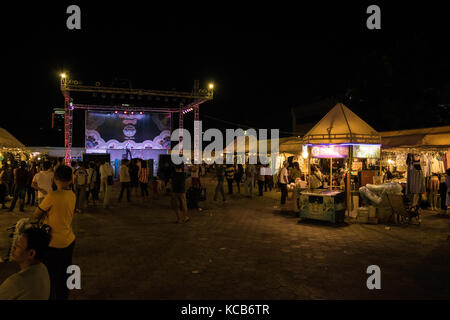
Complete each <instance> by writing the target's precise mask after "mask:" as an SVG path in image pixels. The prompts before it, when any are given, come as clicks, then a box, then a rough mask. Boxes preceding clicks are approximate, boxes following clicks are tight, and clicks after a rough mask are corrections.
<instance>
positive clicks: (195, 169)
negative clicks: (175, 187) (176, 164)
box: [191, 164, 201, 188]
mask: <svg viewBox="0 0 450 320" xmlns="http://www.w3.org/2000/svg"><path fill="white" fill-rule="evenodd" d="M191 186H192V187H199V188H200V187H201V183H200V168H199V166H198V165H197V164H194V165H193V166H192V170H191Z"/></svg>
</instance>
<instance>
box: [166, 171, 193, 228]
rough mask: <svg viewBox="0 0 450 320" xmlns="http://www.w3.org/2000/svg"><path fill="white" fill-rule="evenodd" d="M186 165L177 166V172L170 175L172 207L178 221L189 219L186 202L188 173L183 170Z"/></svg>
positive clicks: (182, 221) (183, 221)
mask: <svg viewBox="0 0 450 320" xmlns="http://www.w3.org/2000/svg"><path fill="white" fill-rule="evenodd" d="M183 168H184V165H183V164H180V165H177V166H176V167H175V172H174V173H173V174H172V175H171V177H170V183H171V185H172V187H171V191H172V192H171V198H172V208H173V210H174V211H175V213H176V215H177V222H178V223H185V222H188V221H189V219H190V218H189V217H188V216H187V204H186V174H185V173H184V172H183Z"/></svg>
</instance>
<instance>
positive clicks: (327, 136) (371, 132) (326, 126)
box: [303, 103, 381, 144]
mask: <svg viewBox="0 0 450 320" xmlns="http://www.w3.org/2000/svg"><path fill="white" fill-rule="evenodd" d="M303 143H304V144H342V143H361V144H381V138H380V134H379V133H378V132H377V131H376V130H375V129H373V128H372V127H371V126H369V125H368V124H367V123H366V122H365V121H364V120H362V119H361V118H360V117H358V116H357V115H356V114H355V113H353V111H351V110H350V109H349V108H347V107H346V106H345V105H343V104H342V103H338V104H336V105H335V106H334V108H333V109H331V110H330V111H329V112H328V113H327V114H326V115H325V116H324V117H323V118H322V120H320V121H319V122H318V123H317V124H316V125H315V126H314V127H313V128H312V129H311V130H310V131H309V132H308V133H307V134H306V135H305V136H304V137H303Z"/></svg>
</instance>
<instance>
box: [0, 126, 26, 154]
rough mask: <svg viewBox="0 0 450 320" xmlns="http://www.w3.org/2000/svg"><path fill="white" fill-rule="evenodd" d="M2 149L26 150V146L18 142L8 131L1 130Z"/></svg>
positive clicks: (0, 144) (0, 143)
mask: <svg viewBox="0 0 450 320" xmlns="http://www.w3.org/2000/svg"><path fill="white" fill-rule="evenodd" d="M0 148H2V149H25V145H24V144H23V143H22V142H20V141H19V140H17V139H16V138H15V137H14V136H13V135H12V134H11V133H9V132H8V131H7V130H5V129H3V128H0Z"/></svg>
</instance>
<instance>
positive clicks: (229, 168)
mask: <svg viewBox="0 0 450 320" xmlns="http://www.w3.org/2000/svg"><path fill="white" fill-rule="evenodd" d="M225 176H226V178H227V182H228V194H230V195H231V194H233V181H234V167H233V165H232V164H227V167H226V169H225Z"/></svg>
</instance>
